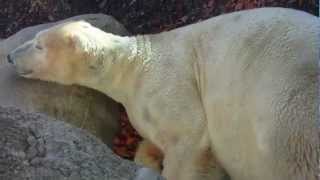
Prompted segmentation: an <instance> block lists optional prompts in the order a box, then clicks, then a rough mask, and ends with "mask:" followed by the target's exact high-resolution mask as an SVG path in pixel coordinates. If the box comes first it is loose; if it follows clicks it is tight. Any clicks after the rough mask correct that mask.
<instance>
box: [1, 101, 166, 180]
mask: <svg viewBox="0 0 320 180" xmlns="http://www.w3.org/2000/svg"><path fill="white" fill-rule="evenodd" d="M0 152H1V154H0V179H1V180H51V179H52V180H129V179H135V180H145V179H148V180H157V179H159V180H160V179H161V177H160V176H159V175H158V174H156V173H153V172H152V171H151V170H149V169H147V168H141V167H140V166H137V165H136V164H134V163H133V162H131V161H127V160H123V159H121V158H120V157H118V156H116V155H114V154H113V153H112V151H111V150H110V149H109V148H108V147H107V146H106V145H105V144H104V143H102V142H101V141H100V140H98V139H96V138H95V137H94V136H92V135H90V134H89V133H87V132H85V131H83V130H81V129H79V128H74V127H72V126H70V125H68V124H66V123H65V122H63V121H54V120H52V119H51V118H49V117H48V116H46V115H43V114H39V113H25V112H23V111H21V110H18V109H17V108H3V107H0Z"/></svg>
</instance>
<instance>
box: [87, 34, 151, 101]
mask: <svg viewBox="0 0 320 180" xmlns="http://www.w3.org/2000/svg"><path fill="white" fill-rule="evenodd" d="M114 38H115V42H116V43H117V44H116V45H115V47H116V48H115V49H114V53H113V56H114V57H113V58H112V60H111V62H110V54H104V52H106V51H99V53H100V54H96V55H95V56H96V57H98V58H100V59H103V60H105V61H108V62H105V63H101V65H102V66H104V67H101V68H102V69H103V71H100V73H99V75H98V76H99V78H96V77H93V78H92V79H94V80H93V81H91V80H90V81H89V82H85V84H82V85H85V86H88V87H91V88H94V89H96V90H98V91H101V92H103V93H104V94H106V95H108V96H110V97H111V98H113V99H114V100H116V101H118V102H120V103H123V104H126V103H128V100H129V99H130V96H131V95H132V94H134V93H135V90H136V88H137V83H138V82H139V81H140V80H139V79H140V77H141V76H143V74H144V73H145V72H147V71H148V69H149V65H150V61H151V52H152V50H151V43H150V40H149V36H142V35H141V36H134V37H120V36H116V35H114ZM107 46H109V47H110V45H107ZM101 57H103V58H101Z"/></svg>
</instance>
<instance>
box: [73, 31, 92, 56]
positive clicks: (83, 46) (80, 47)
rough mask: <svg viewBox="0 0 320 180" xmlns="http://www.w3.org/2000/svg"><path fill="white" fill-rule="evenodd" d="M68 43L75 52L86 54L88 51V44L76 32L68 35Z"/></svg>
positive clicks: (84, 38)
mask: <svg viewBox="0 0 320 180" xmlns="http://www.w3.org/2000/svg"><path fill="white" fill-rule="evenodd" d="M68 41H69V42H68V43H69V45H70V47H72V48H73V49H74V50H75V51H78V52H88V51H89V46H90V44H89V42H88V39H87V38H86V37H84V36H83V35H80V34H78V33H76V32H74V33H71V34H69V35H68Z"/></svg>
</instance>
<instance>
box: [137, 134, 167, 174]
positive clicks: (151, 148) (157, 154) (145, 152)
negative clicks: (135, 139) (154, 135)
mask: <svg viewBox="0 0 320 180" xmlns="http://www.w3.org/2000/svg"><path fill="white" fill-rule="evenodd" d="M134 161H135V162H136V163H138V164H141V165H144V166H146V167H149V168H151V169H153V170H156V171H157V172H159V173H161V170H162V161H163V153H162V151H161V150H160V149H159V148H158V147H157V146H155V145H154V144H152V143H151V142H150V141H148V140H146V139H144V140H143V141H142V142H141V143H140V144H139V147H138V149H137V152H136V154H135V157H134Z"/></svg>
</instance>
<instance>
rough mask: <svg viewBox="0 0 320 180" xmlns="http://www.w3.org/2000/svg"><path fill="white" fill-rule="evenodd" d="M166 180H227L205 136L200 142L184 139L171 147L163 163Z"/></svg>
mask: <svg viewBox="0 0 320 180" xmlns="http://www.w3.org/2000/svg"><path fill="white" fill-rule="evenodd" d="M163 166H164V169H163V173H162V175H163V176H164V177H165V178H166V179H167V180H229V179H230V178H229V177H228V175H227V173H226V172H225V171H224V169H223V168H222V167H221V166H220V165H219V163H218V162H217V160H216V159H215V157H214V154H213V153H212V150H211V148H210V142H209V139H208V138H207V135H205V137H203V138H202V139H200V140H196V139H191V138H190V137H189V138H185V139H184V140H183V141H180V142H178V143H177V144H175V145H174V146H171V147H170V148H169V149H168V150H167V151H166V152H165V157H164V161H163Z"/></svg>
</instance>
